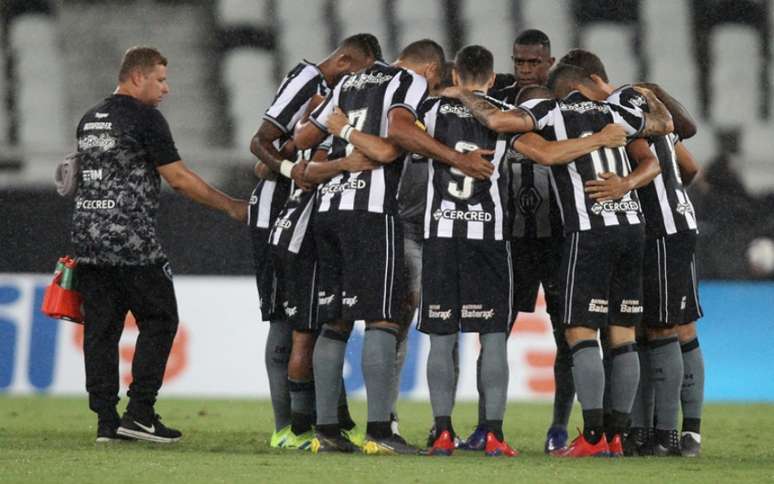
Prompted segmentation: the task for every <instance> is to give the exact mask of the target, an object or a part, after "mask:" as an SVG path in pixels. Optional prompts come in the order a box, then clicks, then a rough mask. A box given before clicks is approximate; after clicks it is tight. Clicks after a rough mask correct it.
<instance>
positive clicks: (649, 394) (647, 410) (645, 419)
mask: <svg viewBox="0 0 774 484" xmlns="http://www.w3.org/2000/svg"><path fill="white" fill-rule="evenodd" d="M637 356H638V357H639V359H640V384H639V385H638V386H637V396H636V397H634V404H632V412H631V417H632V427H638V428H643V429H649V428H651V427H653V407H654V405H655V402H654V397H653V385H651V383H650V357H649V351H648V349H647V348H646V347H644V346H643V347H640V348H639V349H638V350H637Z"/></svg>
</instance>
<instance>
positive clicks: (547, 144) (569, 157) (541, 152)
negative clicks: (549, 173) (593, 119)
mask: <svg viewBox="0 0 774 484" xmlns="http://www.w3.org/2000/svg"><path fill="white" fill-rule="evenodd" d="M625 144H626V130H625V129H624V128H623V126H620V125H617V124H608V125H607V126H605V127H604V128H603V129H602V131H600V132H598V133H594V134H592V135H591V136H584V137H583V138H574V139H567V140H561V141H547V140H546V139H545V138H543V137H542V136H540V135H539V134H537V133H525V134H523V135H521V136H519V138H518V139H517V140H516V141H515V142H514V143H513V147H514V148H515V149H516V151H518V152H519V153H521V154H523V155H524V156H526V157H527V158H529V159H530V160H533V161H535V162H537V163H540V164H541V165H548V166H550V165H565V164H567V163H570V162H572V161H574V160H576V159H577V158H580V157H581V156H583V155H586V154H588V153H591V152H592V151H595V150H598V149H600V148H617V147H619V146H624V145H625Z"/></svg>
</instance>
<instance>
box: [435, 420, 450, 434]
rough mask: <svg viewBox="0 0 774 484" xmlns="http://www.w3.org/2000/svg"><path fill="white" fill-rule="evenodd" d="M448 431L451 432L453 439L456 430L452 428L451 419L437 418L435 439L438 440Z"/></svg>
mask: <svg viewBox="0 0 774 484" xmlns="http://www.w3.org/2000/svg"><path fill="white" fill-rule="evenodd" d="M446 430H448V431H449V433H450V434H451V436H452V438H453V437H454V429H453V428H452V421H451V417H435V437H436V438H438V436H440V435H441V434H442V433H443V432H444V431H446Z"/></svg>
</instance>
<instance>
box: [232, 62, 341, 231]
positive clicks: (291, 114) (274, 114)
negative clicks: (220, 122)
mask: <svg viewBox="0 0 774 484" xmlns="http://www.w3.org/2000/svg"><path fill="white" fill-rule="evenodd" d="M328 91H329V88H328V85H327V84H326V83H325V78H324V77H323V75H322V72H320V69H318V67H317V66H316V65H314V64H312V63H311V62H308V61H303V62H301V63H300V64H298V65H297V66H296V67H294V68H293V69H292V70H291V71H290V72H289V73H288V75H287V76H285V79H284V80H283V81H282V84H280V87H279V89H277V94H276V95H275V96H274V100H273V101H272V103H271V106H269V108H268V109H267V110H266V112H265V113H264V115H263V119H264V120H265V121H268V122H270V123H272V124H273V125H275V126H276V127H277V128H279V130H280V131H282V133H283V135H284V137H283V139H281V140H278V142H277V143H275V146H276V147H277V149H279V148H280V147H281V146H282V143H283V142H286V141H287V140H288V139H290V137H291V136H292V135H293V128H294V126H295V124H296V123H297V122H298V120H299V119H301V117H303V115H304V113H305V112H306V110H307V108H308V107H309V102H310V101H311V100H312V98H313V97H314V95H315V94H319V95H321V96H325V95H327V94H328ZM291 191H292V182H291V180H290V179H289V178H286V177H284V176H278V177H277V179H276V180H259V181H258V183H257V184H256V185H255V189H254V190H253V193H252V194H251V196H250V204H249V205H248V212H247V214H248V224H249V225H250V226H251V227H257V228H262V229H269V228H271V227H272V224H273V223H274V221H275V220H276V218H277V215H278V214H279V211H280V209H281V208H282V206H283V205H284V204H285V201H286V200H287V199H288V196H289V195H290V193H291Z"/></svg>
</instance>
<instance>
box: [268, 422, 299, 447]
mask: <svg viewBox="0 0 774 484" xmlns="http://www.w3.org/2000/svg"><path fill="white" fill-rule="evenodd" d="M292 434H293V432H292V431H291V430H290V425H287V426H285V427H282V428H281V429H279V430H275V431H274V432H272V434H271V441H270V442H269V447H271V448H272V449H284V448H285V443H286V442H287V441H288V438H290V436H291V435H292Z"/></svg>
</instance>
